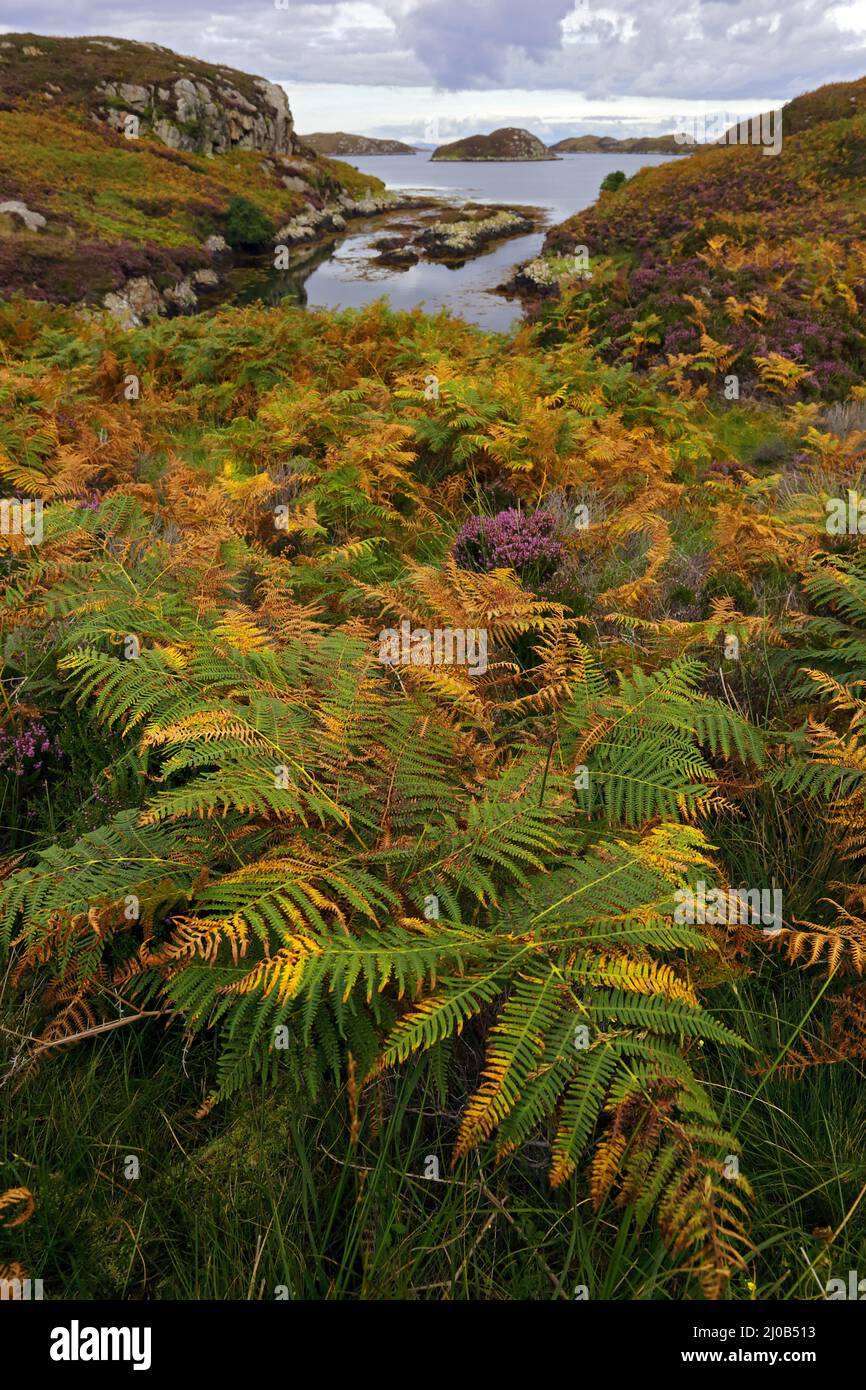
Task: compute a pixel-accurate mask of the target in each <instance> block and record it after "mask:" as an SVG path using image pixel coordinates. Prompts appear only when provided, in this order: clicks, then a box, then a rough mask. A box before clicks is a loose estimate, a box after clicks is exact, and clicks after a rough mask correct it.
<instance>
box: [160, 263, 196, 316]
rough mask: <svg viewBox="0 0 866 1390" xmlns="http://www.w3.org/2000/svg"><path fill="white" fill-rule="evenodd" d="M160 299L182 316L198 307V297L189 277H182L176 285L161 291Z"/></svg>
mask: <svg viewBox="0 0 866 1390" xmlns="http://www.w3.org/2000/svg"><path fill="white" fill-rule="evenodd" d="M197 273H198V274H206V273H207V272H202V271H199V272H197ZM162 297H163V299H164V301H165V303H166V304H170V305H171V306H172V308H174V309H177V310H178V311H179V312H180V313H182V314H186V313H189V312H190V311H191V310H193V309H195V308H197V307H198V297H197V295H196V292H195V290H194V289H193V287H192V279H191V278H190V277H189V276H186V277H184V279H183V280H178V282H177V284H176V285H169V287H168V289H167V290H164V291H163V296H162Z"/></svg>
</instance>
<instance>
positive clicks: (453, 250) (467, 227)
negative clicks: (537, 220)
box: [418, 209, 533, 260]
mask: <svg viewBox="0 0 866 1390" xmlns="http://www.w3.org/2000/svg"><path fill="white" fill-rule="evenodd" d="M532 226H533V224H532V221H531V219H530V218H528V217H525V216H523V214H522V213H518V212H509V211H507V210H505V209H499V210H498V211H496V212H494V213H492V214H491V216H489V217H480V218H470V219H467V220H462V221H442V222H434V223H433V224H432V226H429V227H427V228H426V229H425V230H424V231H423V232H422V233H421V235H420V236H419V237H418V240H419V241H420V242H421V243H422V244H423V245H424V246H425V247H426V248H427V249H428V251H429V253H430V255H431V258H432V259H435V260H450V259H456V258H459V257H466V256H471V255H474V254H475V253H476V252H477V251H479V250H480V249H481V247H482V246H486V245H487V243H488V242H491V241H500V240H502V239H504V238H506V237H513V236H521V235H522V234H523V233H526V232H531V231H532Z"/></svg>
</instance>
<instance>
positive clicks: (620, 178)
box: [601, 169, 628, 193]
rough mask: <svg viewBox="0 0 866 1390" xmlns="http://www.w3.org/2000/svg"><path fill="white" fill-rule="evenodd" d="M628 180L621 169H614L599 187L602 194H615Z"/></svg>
mask: <svg viewBox="0 0 866 1390" xmlns="http://www.w3.org/2000/svg"><path fill="white" fill-rule="evenodd" d="M627 181H628V180H627V178H626V176H625V174H624V173H623V171H622V169H614V171H613V173H611V174H608V176H607V178H606V179H605V180H604V182H603V183H602V185H601V191H602V193H616V192H617V191H618V189H620V188H622V186H623V184H624V183H626V182H627Z"/></svg>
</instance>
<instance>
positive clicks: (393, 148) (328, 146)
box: [298, 130, 416, 159]
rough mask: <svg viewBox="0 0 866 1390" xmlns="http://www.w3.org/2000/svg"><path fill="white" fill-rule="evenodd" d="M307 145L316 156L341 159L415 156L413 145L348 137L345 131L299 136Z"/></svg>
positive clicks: (361, 136)
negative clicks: (374, 156)
mask: <svg viewBox="0 0 866 1390" xmlns="http://www.w3.org/2000/svg"><path fill="white" fill-rule="evenodd" d="M298 139H299V140H303V142H304V144H305V145H309V146H310V149H312V150H315V152H316V154H323V155H327V156H329V157H330V158H332V159H333V158H336V159H339V158H341V157H342V156H343V155H347V154H415V153H416V150H415V149H414V147H413V146H412V145H404V143H403V141H402V140H377V139H375V138H374V136H372V135H347V134H346V132H345V131H344V130H335V131H334V132H333V133H332V134H324V133H323V132H321V131H316V133H315V134H313V135H299V136H298Z"/></svg>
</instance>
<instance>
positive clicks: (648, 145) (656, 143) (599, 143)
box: [549, 135, 696, 154]
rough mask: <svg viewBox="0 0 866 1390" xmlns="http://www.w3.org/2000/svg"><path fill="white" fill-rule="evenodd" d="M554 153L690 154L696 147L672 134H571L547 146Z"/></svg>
mask: <svg viewBox="0 0 866 1390" xmlns="http://www.w3.org/2000/svg"><path fill="white" fill-rule="evenodd" d="M549 148H550V150H551V151H552V152H553V153H554V154H691V153H692V151H693V150H694V149H695V148H696V147H695V146H694V145H686V144H681V143H678V142H677V139H676V136H674V135H641V136H635V137H633V138H631V139H625V140H615V139H614V137H613V136H612V135H571V136H569V137H568V138H567V139H565V140H557V142H556V144H555V145H550V146H549Z"/></svg>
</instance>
